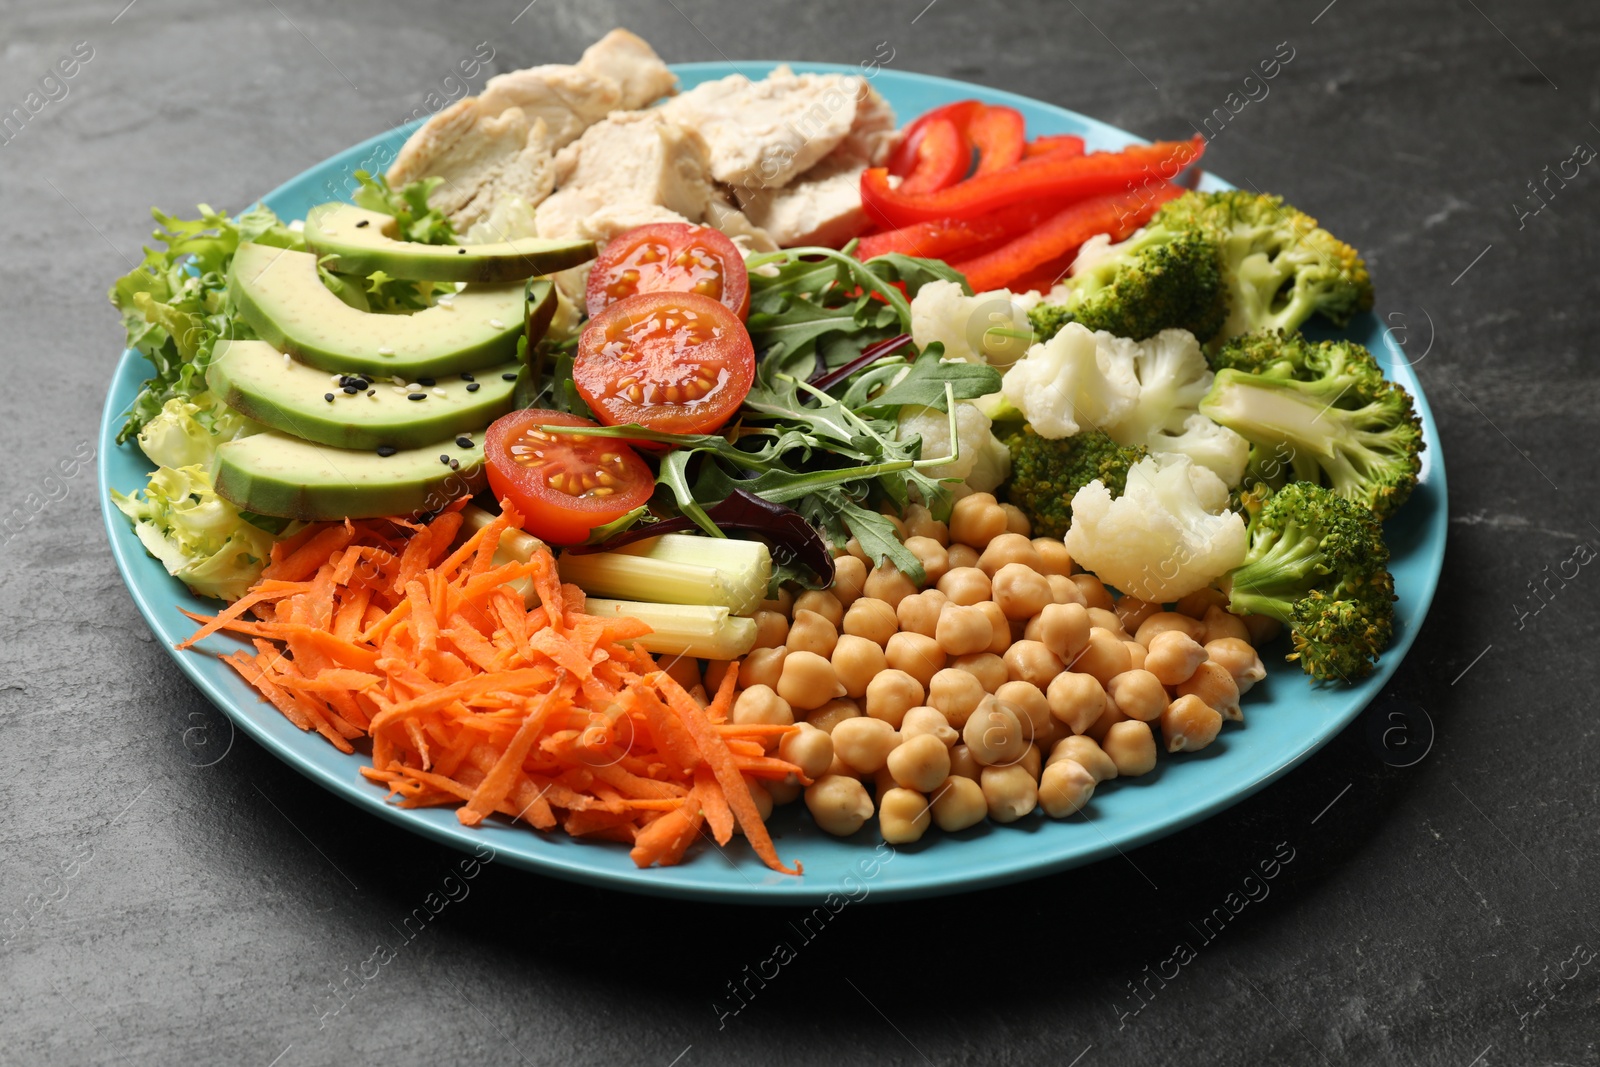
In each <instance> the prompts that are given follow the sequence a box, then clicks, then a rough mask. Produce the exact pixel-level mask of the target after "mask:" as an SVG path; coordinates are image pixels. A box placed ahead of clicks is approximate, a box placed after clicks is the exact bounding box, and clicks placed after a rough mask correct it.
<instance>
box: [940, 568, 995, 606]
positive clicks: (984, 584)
mask: <svg viewBox="0 0 1600 1067" xmlns="http://www.w3.org/2000/svg"><path fill="white" fill-rule="evenodd" d="M991 591H992V589H991V586H990V584H989V576H988V575H987V574H985V573H983V572H982V571H981V570H979V569H978V568H976V567H954V566H953V567H951V568H950V569H949V570H947V571H945V572H944V575H943V576H942V577H941V578H940V579H939V592H941V593H943V594H944V595H945V596H946V597H948V598H949V600H950V603H952V604H960V605H962V606H963V607H965V606H967V605H969V604H981V603H983V602H984V601H985V600H988V599H989V596H990V593H991Z"/></svg>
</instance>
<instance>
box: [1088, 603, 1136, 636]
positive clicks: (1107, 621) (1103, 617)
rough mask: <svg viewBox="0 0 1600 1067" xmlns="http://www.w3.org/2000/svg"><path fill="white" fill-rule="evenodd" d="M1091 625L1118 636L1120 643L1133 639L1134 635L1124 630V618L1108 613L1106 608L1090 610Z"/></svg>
mask: <svg viewBox="0 0 1600 1067" xmlns="http://www.w3.org/2000/svg"><path fill="white" fill-rule="evenodd" d="M1089 625H1090V626H1098V627H1100V629H1102V630H1110V631H1111V632H1112V633H1113V634H1115V635H1116V638H1117V640H1118V641H1126V640H1128V639H1130V638H1131V637H1133V635H1132V634H1130V633H1129V632H1128V631H1127V630H1125V629H1123V627H1122V617H1121V616H1120V615H1118V614H1117V613H1116V612H1114V611H1107V610H1106V609H1105V608H1090V609H1089Z"/></svg>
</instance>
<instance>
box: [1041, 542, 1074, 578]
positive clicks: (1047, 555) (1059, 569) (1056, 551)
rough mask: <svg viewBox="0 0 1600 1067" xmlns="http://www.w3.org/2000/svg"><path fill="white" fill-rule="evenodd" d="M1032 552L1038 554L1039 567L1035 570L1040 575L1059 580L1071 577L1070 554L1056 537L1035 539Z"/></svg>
mask: <svg viewBox="0 0 1600 1067" xmlns="http://www.w3.org/2000/svg"><path fill="white" fill-rule="evenodd" d="M1033 550H1034V551H1035V552H1037V553H1038V554H1039V566H1038V567H1037V568H1036V569H1037V570H1038V571H1039V573H1040V574H1044V575H1052V574H1053V575H1056V576H1058V577H1061V578H1069V577H1071V576H1072V553H1070V552H1068V551H1067V546H1066V545H1064V544H1062V543H1061V539H1060V538H1057V537H1035V538H1034V539H1033Z"/></svg>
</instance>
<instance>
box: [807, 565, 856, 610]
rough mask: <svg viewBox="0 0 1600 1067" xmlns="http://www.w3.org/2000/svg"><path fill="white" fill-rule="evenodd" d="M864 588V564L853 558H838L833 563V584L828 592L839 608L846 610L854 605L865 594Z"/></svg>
mask: <svg viewBox="0 0 1600 1067" xmlns="http://www.w3.org/2000/svg"><path fill="white" fill-rule="evenodd" d="M866 588H867V565H866V564H865V563H863V562H861V561H860V560H859V559H856V558H855V557H854V556H840V557H839V558H838V559H836V560H834V561H833V584H832V585H831V586H829V587H828V591H829V592H830V593H832V594H833V596H834V599H836V600H837V601H839V605H840V606H841V607H845V608H848V607H849V606H850V605H851V604H854V603H855V602H856V601H857V600H859V599H860V598H861V595H862V594H863V593H864V592H866ZM813 610H814V609H813ZM819 614H820V613H819Z"/></svg>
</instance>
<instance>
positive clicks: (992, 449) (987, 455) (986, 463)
mask: <svg viewBox="0 0 1600 1067" xmlns="http://www.w3.org/2000/svg"><path fill="white" fill-rule="evenodd" d="M1009 477H1011V449H1009V448H1007V447H1006V443H1005V442H1004V441H1002V440H1000V438H998V437H996V436H995V435H994V432H993V431H992V430H991V431H990V433H989V439H988V440H987V441H985V442H984V443H983V447H981V448H979V449H978V454H977V456H976V458H975V459H974V460H973V463H972V473H971V474H969V475H967V481H966V484H965V486H964V489H965V490H966V492H971V493H992V492H994V491H995V489H996V488H997V487H998V486H999V485H1000V483H1001V482H1003V481H1005V480H1006V479H1007V478H1009ZM966 492H963V493H958V494H957V495H958V496H965V495H966Z"/></svg>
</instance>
